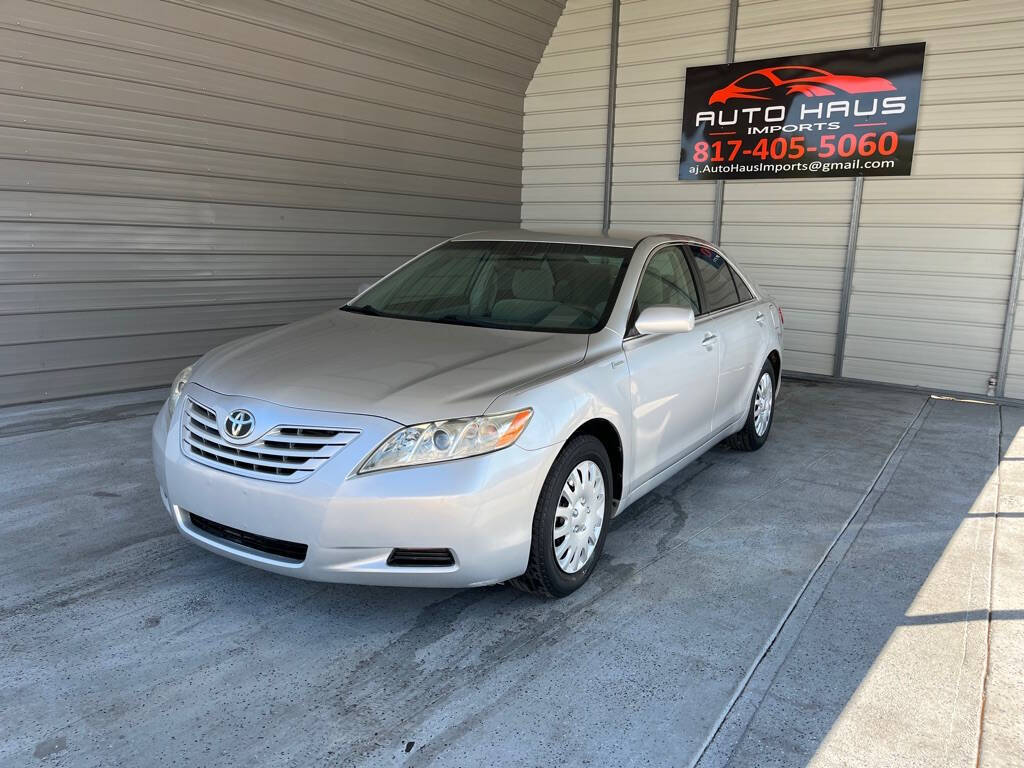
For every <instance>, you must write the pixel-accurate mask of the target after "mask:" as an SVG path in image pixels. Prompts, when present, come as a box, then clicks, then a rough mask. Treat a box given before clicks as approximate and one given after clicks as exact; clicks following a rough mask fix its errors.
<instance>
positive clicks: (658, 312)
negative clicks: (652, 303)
mask: <svg viewBox="0 0 1024 768" xmlns="http://www.w3.org/2000/svg"><path fill="white" fill-rule="evenodd" d="M694 323H695V320H694V317H693V310H692V309H690V308H689V307H685V308H684V307H665V306H659V307H648V308H647V309H645V310H644V311H643V312H641V313H640V317H638V318H637V319H636V330H637V332H639V333H642V334H644V335H654V334H666V333H689V332H690V331H692V330H693V326H694Z"/></svg>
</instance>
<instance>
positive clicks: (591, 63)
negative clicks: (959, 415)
mask: <svg viewBox="0 0 1024 768" xmlns="http://www.w3.org/2000/svg"><path fill="white" fill-rule="evenodd" d="M728 6H729V3H728V2H727V0H694V2H689V3H685V4H681V3H675V2H671V1H670V0H623V2H622V6H621V9H622V11H621V19H622V23H621V26H620V46H619V66H618V70H617V73H618V89H617V108H616V126H615V148H614V149H615V152H614V159H615V165H614V176H613V179H614V184H613V193H612V201H613V204H612V209H611V210H612V231H613V233H625V232H634V231H638V230H650V229H660V230H676V231H685V232H688V233H692V234H696V235H699V236H703V237H707V236H709V235H710V234H711V227H712V217H713V201H714V182H710V181H708V182H680V181H678V180H677V171H678V166H677V163H678V153H679V131H680V119H681V114H682V97H683V72H684V69H685V67H687V66H700V65H704V64H710V63H715V62H721V61H724V60H725V51H726V44H727V24H728ZM872 7H873V2H872V0H823V1H822V2H817V3H807V2H804V0H740V3H739V10H738V16H737V19H738V24H737V34H736V59H737V60H738V61H743V60H747V59H755V58H762V57H767V56H775V55H784V54H787V53H805V52H813V51H827V50H837V49H842V48H858V47H866V46H868V45H870V40H871V20H872ZM610 18H611V13H610V2H587V1H586V0H570V2H569V3H568V4H567V6H566V11H565V15H564V16H563V19H562V21H561V22H559V26H558V28H557V29H556V32H555V35H554V36H553V37H552V40H551V43H550V44H549V46H548V51H547V52H546V53H545V55H544V58H543V59H542V60H541V63H540V65H539V67H538V69H537V75H536V76H535V78H534V81H533V82H532V83H531V84H530V87H529V89H528V91H527V101H526V110H527V113H526V119H525V128H526V136H525V139H524V145H525V147H526V149H525V156H524V166H525V169H526V170H525V172H524V189H523V201H524V203H523V221H524V226H531V227H533V228H537V229H569V230H583V231H591V232H593V231H595V230H598V229H599V228H600V223H601V199H602V187H601V184H602V180H603V160H604V151H605V145H604V135H605V127H604V121H605V117H606V112H605V109H604V107H605V106H606V105H607V83H608V80H607V66H608V60H609V49H608V42H609V39H610V34H609V23H610ZM920 40H924V41H926V42H927V43H928V49H927V59H926V62H925V82H924V85H923V91H922V101H923V106H922V110H921V115H920V133H919V137H918V144H917V151H916V156H915V160H914V172H913V175H912V176H911V177H908V178H902V179H900V178H888V179H883V178H872V179H867V180H866V181H865V185H864V203H863V206H862V215H861V226H860V228H859V233H858V234H859V239H858V249H857V253H856V269H855V272H854V275H853V292H852V300H851V307H850V318H849V322H848V325H847V338H846V347H845V364H844V366H843V369H842V373H843V375H845V376H848V377H854V378H864V379H871V380H876V381H887V382H896V383H902V384H911V385H921V386H927V387H939V388H945V389H953V390H959V391H965V392H979V393H980V392H984V391H985V390H986V387H987V384H988V379H989V377H990V376H991V375H992V374H994V373H995V372H996V370H997V366H998V356H999V348H1000V336H1001V333H1002V327H1003V313H1004V311H1005V307H1006V301H1007V296H1008V291H1009V278H1010V270H1011V260H1012V252H1013V248H1014V242H1015V239H1016V235H1017V222H1018V217H1019V212H1020V205H1021V196H1022V191H1024V190H1022V187H1024V5H1022V4H1021V3H1020V2H1019V0H970V2H936V1H934V0H932V1H931V2H926V1H925V0H885V2H884V11H883V14H882V39H881V42H882V44H893V43H900V42H912V41H920ZM559 105H567V106H568V108H566V109H560V108H559ZM975 126H978V127H975ZM577 136H579V137H584V138H583V139H582V140H581V141H579V142H578V143H576V137H577ZM563 147H564V149H563ZM853 186H854V184H853V180H852V179H835V180H810V181H805V180H794V181H789V180H787V181H766V182H734V181H730V182H727V183H726V184H725V202H724V206H723V211H722V243H723V246H724V247H725V248H726V250H727V251H728V252H729V253H730V254H732V255H734V256H735V257H736V258H737V259H738V260H739V261H740V262H741V263H743V264H744V265H746V266H747V267H748V268H749V270H750V272H751V273H752V274H753V276H754V277H755V278H756V279H757V280H758V282H759V283H760V284H761V285H762V286H763V287H764V288H765V289H766V290H768V291H770V292H771V293H772V294H774V295H775V296H776V297H777V298H778V299H779V300H780V302H781V303H782V305H783V307H784V308H785V311H786V343H787V351H786V361H785V365H786V367H787V368H789V369H790V370H794V371H803V372H810V373H818V374H831V373H832V371H833V363H834V359H833V357H834V355H833V350H834V346H835V341H836V333H837V329H838V322H839V309H840V297H841V287H842V280H843V272H844V262H845V257H846V245H847V238H848V234H849V225H850V220H851V203H852V198H853ZM1022 301H1024V298H1022ZM1018 324H1019V325H1020V326H1022V327H1024V312H1021V313H1019V314H1018ZM1022 336H1024V334H1021V335H1018V337H1016V340H1015V346H1014V350H1015V351H1014V354H1013V355H1012V356H1011V359H1010V374H1011V375H1010V377H1008V381H1007V394H1008V395H1010V396H1016V397H1024V338H1021V337H1022Z"/></svg>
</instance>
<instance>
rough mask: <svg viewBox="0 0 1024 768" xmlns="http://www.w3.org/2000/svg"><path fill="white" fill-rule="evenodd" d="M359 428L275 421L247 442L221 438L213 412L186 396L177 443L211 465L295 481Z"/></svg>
mask: <svg viewBox="0 0 1024 768" xmlns="http://www.w3.org/2000/svg"><path fill="white" fill-rule="evenodd" d="M357 434H359V433H358V432H357V431H355V430H346V429H327V428H323V427H300V426H276V427H274V428H273V429H271V430H270V431H269V432H267V433H265V434H264V435H263V437H261V438H259V439H258V440H254V441H253V442H251V443H247V444H245V445H236V444H234V443H231V442H229V441H228V440H227V439H225V438H224V436H223V434H222V433H221V431H220V426H219V424H218V422H217V413H216V412H215V411H214V410H213V409H212V408H210V407H208V406H205V405H202V404H201V403H197V402H196V401H195V400H192V399H191V398H188V399H187V400H186V405H185V412H184V414H182V417H181V449H182V450H183V451H184V452H185V455H186V456H190V457H191V458H193V459H195V460H196V461H198V462H200V463H202V464H207V465H209V466H213V467H216V468H218V469H223V470H225V471H227V472H234V473H235V474H239V475H247V476H249V477H261V478H265V479H268V480H277V481H280V482H286V483H297V482H299V481H300V480H304V479H306V478H307V477H309V475H310V474H312V473H313V472H314V471H315V470H316V469H317V467H319V466H321V465H322V464H323V463H324V462H326V461H327V460H328V459H329V458H331V457H332V456H333V455H334V454H335V453H337V452H338V450H339V449H341V447H342V446H345V445H348V443H349V442H351V441H352V439H353V438H354V437H355V436H356V435H357Z"/></svg>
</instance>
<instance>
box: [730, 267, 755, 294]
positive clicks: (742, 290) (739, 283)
mask: <svg viewBox="0 0 1024 768" xmlns="http://www.w3.org/2000/svg"><path fill="white" fill-rule="evenodd" d="M730 272H732V280H733V282H734V283H736V292H737V293H739V295H740V301H750V300H751V299H752V298H754V296H753V294H752V293H751V292H750V289H749V288H747V284H746V283H744V282H743V278H742V277H740V276H739V275H737V274H736V270H735V269H731V270H730Z"/></svg>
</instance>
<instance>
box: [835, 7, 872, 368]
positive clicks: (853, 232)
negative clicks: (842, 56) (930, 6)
mask: <svg viewBox="0 0 1024 768" xmlns="http://www.w3.org/2000/svg"><path fill="white" fill-rule="evenodd" d="M881 37H882V0H875V4H874V7H873V8H872V11H871V47H872V48H877V47H878V43H879V40H880V39H881ZM863 200H864V177H863V176H858V177H857V178H856V179H854V180H853V200H852V201H851V203H850V232H849V235H848V236H847V239H846V261H845V262H844V264H843V287H842V292H841V293H840V294H839V322H838V323H837V324H836V346H835V351H834V352H833V355H832V375H833V376H836V377H839V376H842V375H843V356H844V354H845V352H846V325H847V323H848V321H849V319H850V296H851V294H852V293H853V269H854V266H855V263H854V262H855V261H856V259H857V234H858V232H859V231H860V207H861V202H862V201H863Z"/></svg>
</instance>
